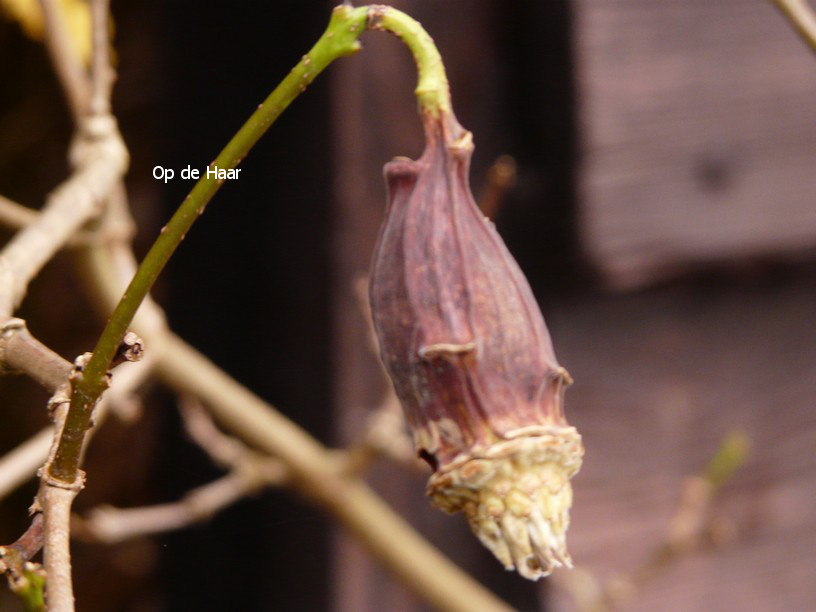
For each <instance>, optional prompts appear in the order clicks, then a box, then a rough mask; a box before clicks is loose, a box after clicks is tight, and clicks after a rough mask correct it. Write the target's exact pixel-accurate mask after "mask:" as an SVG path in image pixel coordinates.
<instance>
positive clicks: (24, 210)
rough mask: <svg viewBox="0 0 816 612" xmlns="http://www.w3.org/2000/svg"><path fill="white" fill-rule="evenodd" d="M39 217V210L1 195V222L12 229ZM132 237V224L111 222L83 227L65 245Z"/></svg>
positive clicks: (80, 244)
mask: <svg viewBox="0 0 816 612" xmlns="http://www.w3.org/2000/svg"><path fill="white" fill-rule="evenodd" d="M117 187H121V185H119V186H117ZM39 217H40V213H39V211H37V210H33V209H31V208H29V207H28V206H23V205H22V204H18V203H17V202H15V201H13V200H9V199H8V198H6V197H4V196H1V195H0V224H2V225H5V226H6V227H9V228H11V229H15V230H20V229H23V228H25V227H28V226H29V225H31V224H32V223H35V222H36V221H37V219H39ZM132 237H133V227H132V224H128V225H120V224H117V225H113V224H110V225H105V226H104V227H100V228H99V229H96V230H93V231H88V230H84V229H81V230H79V231H77V232H76V233H75V234H74V235H73V236H71V237H70V238H69V239H68V240H67V241H66V242H65V246H68V247H83V246H89V245H97V244H104V243H107V242H113V241H127V240H130V239H131V238H132Z"/></svg>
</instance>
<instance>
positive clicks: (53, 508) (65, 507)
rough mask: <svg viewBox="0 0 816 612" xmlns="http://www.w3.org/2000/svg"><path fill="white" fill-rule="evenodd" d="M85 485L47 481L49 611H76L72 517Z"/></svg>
mask: <svg viewBox="0 0 816 612" xmlns="http://www.w3.org/2000/svg"><path fill="white" fill-rule="evenodd" d="M80 488H81V485H77V486H76V487H71V488H63V487H61V486H56V485H51V484H46V483H43V486H42V487H41V488H40V493H39V500H40V504H41V505H42V508H43V515H44V516H45V538H44V542H43V565H44V566H45V573H46V576H47V578H46V583H45V584H46V586H45V588H46V597H47V598H48V611H49V612H73V610H74V591H73V585H72V583H71V552H70V550H71V549H70V539H71V536H70V521H71V504H72V503H73V501H74V498H75V497H76V496H77V494H78V493H79V490H80Z"/></svg>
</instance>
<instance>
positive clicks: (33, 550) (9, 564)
mask: <svg viewBox="0 0 816 612" xmlns="http://www.w3.org/2000/svg"><path fill="white" fill-rule="evenodd" d="M42 541H43V517H42V514H40V513H37V514H35V515H34V517H33V518H32V519H31V524H30V525H29V526H28V529H26V531H25V533H24V534H23V535H21V536H20V537H19V538H17V540H16V541H15V542H14V543H12V544H8V545H7V546H0V573H4V572H13V573H19V572H22V569H23V564H24V563H25V562H26V561H30V560H31V559H33V558H34V555H36V554H37V553H38V552H40V549H41V548H42Z"/></svg>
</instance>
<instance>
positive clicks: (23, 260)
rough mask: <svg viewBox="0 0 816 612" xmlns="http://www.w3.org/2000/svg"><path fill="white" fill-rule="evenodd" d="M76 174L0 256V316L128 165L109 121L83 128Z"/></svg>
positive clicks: (98, 205)
mask: <svg viewBox="0 0 816 612" xmlns="http://www.w3.org/2000/svg"><path fill="white" fill-rule="evenodd" d="M73 152H74V153H75V154H76V162H77V170H76V172H75V173H74V175H73V176H72V177H71V178H70V179H68V180H67V181H66V182H65V183H63V184H62V185H61V186H60V187H59V188H58V189H57V190H56V191H54V192H53V193H52V194H51V195H50V196H49V197H48V200H47V201H46V204H45V207H44V208H43V211H42V213H41V214H40V216H39V218H38V219H37V222H36V223H33V224H31V225H29V226H28V227H26V228H25V229H24V230H21V231H20V232H18V233H17V234H15V236H14V237H13V238H12V239H11V240H10V241H9V242H8V244H6V246H5V247H4V249H3V251H2V253H0V316H2V315H7V316H8V315H11V313H12V312H13V311H14V309H15V308H16V307H17V306H18V305H19V303H20V302H21V301H22V299H23V296H24V295H25V292H26V288H27V287H28V284H29V283H30V282H31V279H33V278H34V277H35V276H36V275H37V274H38V273H39V271H40V270H41V269H42V267H43V266H44V265H45V264H46V263H47V262H48V261H49V260H50V259H51V258H52V257H53V256H54V254H55V253H56V252H57V251H58V250H59V249H60V248H61V247H62V245H63V244H65V242H66V241H67V240H68V238H70V237H71V235H72V234H73V233H74V232H76V230H77V229H79V228H80V227H81V226H82V225H83V224H84V223H85V222H86V221H87V220H88V219H90V218H91V217H93V216H94V215H95V214H98V212H99V210H100V208H101V203H102V202H103V201H104V199H105V197H106V196H107V194H108V193H109V192H110V190H111V189H112V187H113V186H114V185H115V184H116V182H117V181H118V180H119V178H120V177H121V176H122V174H123V173H124V171H125V168H126V166H127V157H128V156H127V152H126V150H125V147H124V144H123V143H122V141H121V138H120V137H119V133H118V132H117V130H116V124H115V122H114V120H113V119H112V118H111V117H96V118H94V119H93V120H92V121H89V122H88V123H87V124H86V125H85V129H84V131H83V133H82V137H81V138H80V140H79V141H78V142H77V144H76V146H75V147H74V151H73Z"/></svg>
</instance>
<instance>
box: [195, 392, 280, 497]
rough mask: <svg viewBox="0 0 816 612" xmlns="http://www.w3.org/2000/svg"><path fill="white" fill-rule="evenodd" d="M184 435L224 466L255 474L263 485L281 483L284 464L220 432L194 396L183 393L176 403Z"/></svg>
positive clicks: (217, 463) (214, 460)
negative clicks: (184, 431)
mask: <svg viewBox="0 0 816 612" xmlns="http://www.w3.org/2000/svg"><path fill="white" fill-rule="evenodd" d="M179 410H180V412H181V416H182V420H183V422H184V429H185V430H186V431H187V435H188V436H190V438H191V439H192V440H193V441H194V442H195V443H196V444H198V445H199V446H200V447H201V449H202V450H203V451H204V452H205V453H207V454H208V455H209V456H210V459H212V461H213V462H214V463H215V464H216V465H218V466H220V467H222V468H225V469H228V470H233V471H243V472H248V473H249V472H254V473H257V474H258V475H259V476H260V477H261V478H262V479H263V481H264V482H265V483H266V484H275V485H280V484H283V483H284V482H285V480H286V477H287V472H286V467H285V466H284V465H283V464H282V463H281V462H280V461H278V460H277V459H272V458H270V457H269V456H267V455H262V454H261V453H258V452H255V451H253V450H251V449H250V448H249V447H247V445H246V444H244V443H243V442H241V441H239V440H238V439H236V438H233V437H230V436H228V435H226V434H225V433H223V432H222V431H221V430H220V429H218V427H216V426H215V423H213V422H212V418H211V417H210V415H209V414H207V412H206V411H205V410H204V407H203V406H202V405H201V402H200V401H199V400H198V398H196V397H193V396H191V395H185V396H183V397H182V398H181V402H180V403H179Z"/></svg>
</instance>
